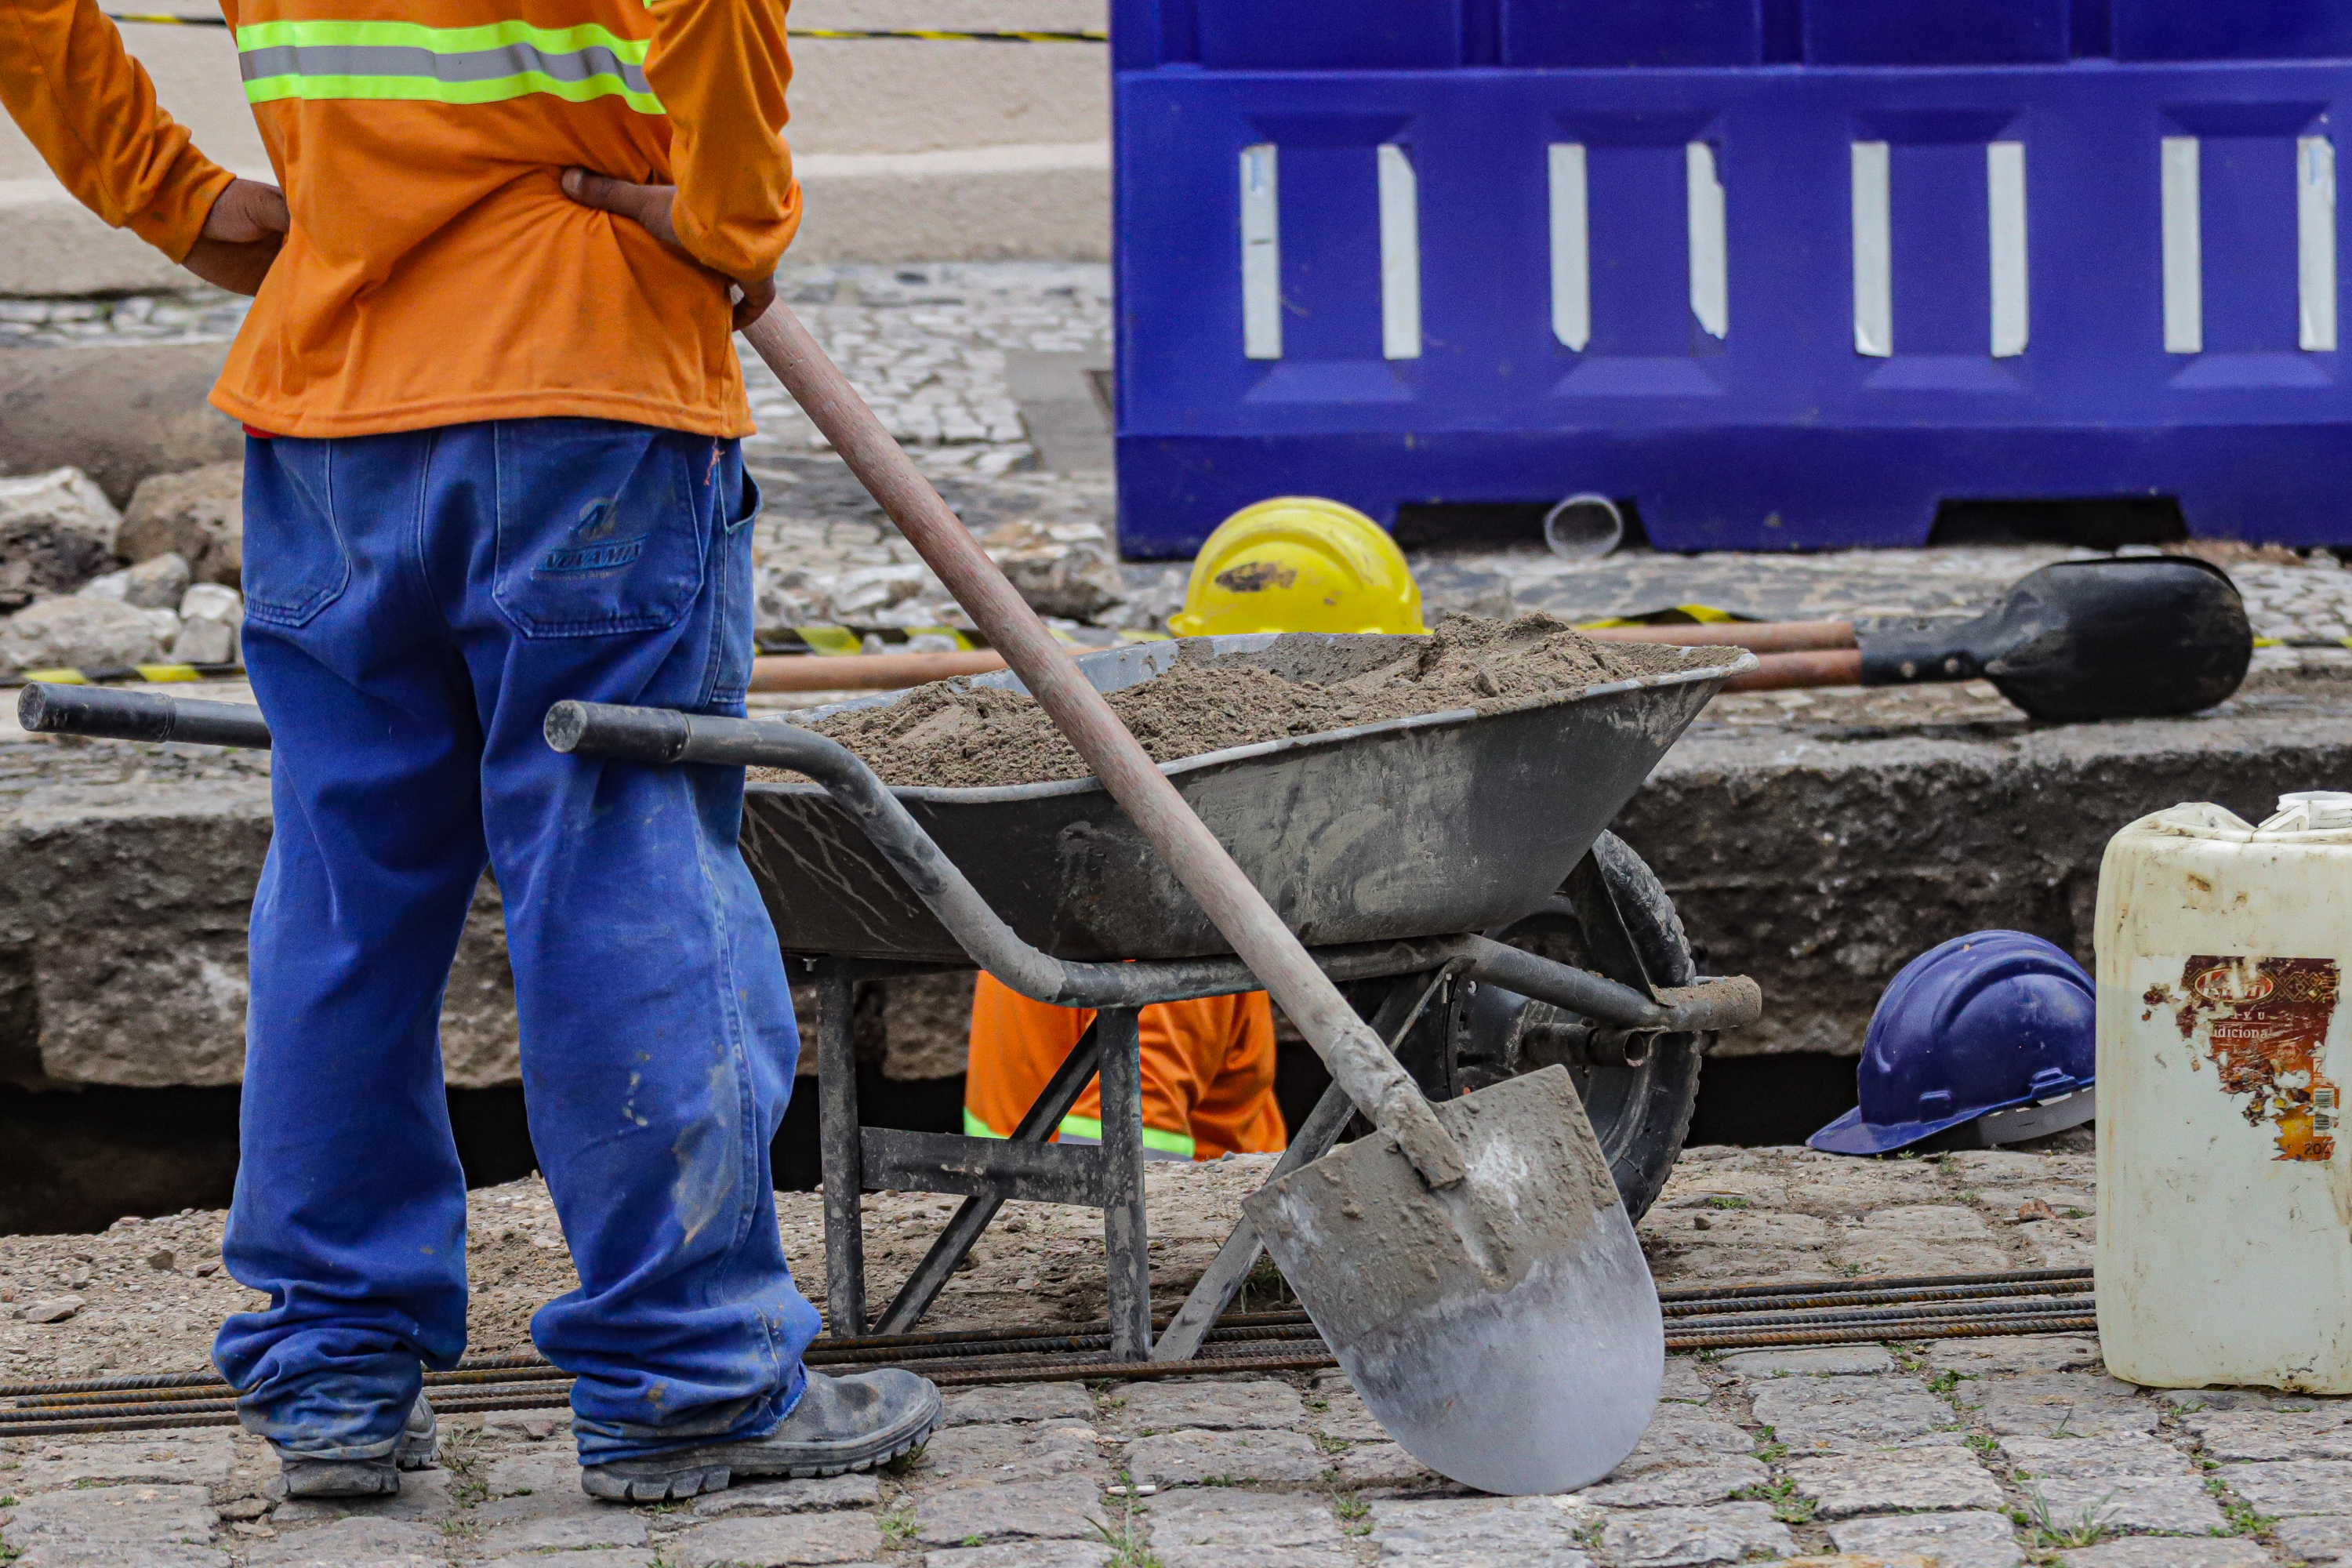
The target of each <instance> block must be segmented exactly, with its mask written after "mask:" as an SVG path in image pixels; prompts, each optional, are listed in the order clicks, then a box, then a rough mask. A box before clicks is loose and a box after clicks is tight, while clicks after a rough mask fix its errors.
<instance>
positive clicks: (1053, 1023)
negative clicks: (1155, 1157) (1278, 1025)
mask: <svg viewBox="0 0 2352 1568" xmlns="http://www.w3.org/2000/svg"><path fill="white" fill-rule="evenodd" d="M1094 1017H1095V1016H1094V1012H1093V1010H1092V1009H1091V1008H1086V1007H1055V1006H1051V1005H1047V1004H1045V1003H1044V1002H1033V1001H1031V1000H1030V999H1029V998H1028V997H1026V996H1024V995H1022V994H1020V993H1019V992H1017V991H1014V990H1013V989H1012V988H1011V987H1010V986H1008V985H1006V984H1003V982H1002V981H1000V980H998V979H997V978H996V977H995V976H994V975H992V974H989V973H984V972H983V973H982V974H981V976H980V978H979V980H978V982H977V983H976V984H975V985H974V987H973V990H972V997H971V1063H970V1065H969V1067H968V1068H967V1070H966V1073H965V1077H964V1095H963V1104H964V1131H967V1132H970V1133H974V1134H977V1135H979V1136H982V1137H987V1136H990V1135H993V1136H996V1137H1000V1138H1003V1137H1009V1136H1011V1135H1012V1132H1013V1129H1014V1128H1015V1127H1017V1126H1019V1125H1020V1123H1021V1118H1022V1117H1024V1115H1026V1114H1028V1110H1029V1107H1030V1106H1031V1105H1032V1104H1033V1103H1034V1102H1035V1100H1036V1099H1037V1096H1038V1095H1039V1094H1040V1093H1041V1092H1042V1091H1043V1090H1044V1089H1045V1082H1046V1080H1047V1079H1050V1078H1052V1077H1053V1076H1054V1070H1055V1068H1058V1067H1060V1066H1061V1065H1062V1061H1063V1058H1066V1057H1067V1056H1068V1055H1069V1054H1070V1051H1071V1048H1072V1047H1075V1046H1076V1044H1077V1043H1078V1037H1079V1036H1081V1035H1083V1034H1085V1033H1086V1032H1087V1025H1088V1024H1091V1023H1093V1022H1094ZM1136 1022H1137V1031H1136V1032H1137V1034H1138V1036H1139V1044H1140V1045H1141V1047H1142V1053H1143V1128H1144V1142H1145V1144H1146V1145H1147V1146H1148V1147H1150V1148H1153V1149H1157V1150H1159V1151H1160V1152H1162V1153H1164V1154H1189V1155H1191V1156H1192V1158H1193V1159H1196V1160H1214V1159H1216V1158H1218V1157H1219V1156H1220V1155H1223V1154H1227V1153H1240V1154H1270V1153H1276V1152H1279V1151H1281V1150H1282V1149H1284V1148H1286V1146H1287V1145H1288V1142H1289V1140H1288V1135H1287V1134H1286V1131H1284V1128H1283V1124H1282V1107H1281V1106H1280V1105H1278V1104H1276V1102H1275V1098H1274V1065H1275V1053H1274V1008H1273V1005H1271V1004H1270V1003H1268V1002H1267V1000H1266V996H1265V992H1263V991H1248V992H1244V993H1242V994H1239V995H1236V996H1204V997H1202V998H1201V999H1200V1000H1199V1001H1196V1002H1162V1003H1159V1004H1157V1005H1153V1006H1150V1007H1146V1008H1144V1009H1143V1012H1142V1016H1140V1017H1139V1018H1138V1019H1137V1021H1136ZM1062 1128H1063V1131H1066V1132H1070V1133H1073V1134H1082V1135H1085V1136H1088V1137H1097V1138H1098V1137H1100V1136H1101V1131H1102V1086H1101V1085H1100V1084H1099V1083H1094V1084H1089V1085H1088V1086H1087V1089H1086V1092H1085V1093H1084V1094H1082V1095H1080V1096H1079V1097H1078V1101H1077V1103H1076V1105H1074V1106H1072V1107H1071V1108H1070V1114H1069V1116H1067V1117H1066V1118H1065V1119H1064V1120H1063V1122H1062Z"/></svg>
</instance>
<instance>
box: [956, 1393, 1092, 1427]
mask: <svg viewBox="0 0 2352 1568" xmlns="http://www.w3.org/2000/svg"><path fill="white" fill-rule="evenodd" d="M942 1403H943V1404H944V1405H945V1406H946V1415H945V1416H944V1418H943V1419H942V1422H941V1425H943V1426H1012V1425H1016V1424H1019V1423H1024V1422H1034V1421H1075V1422H1076V1423H1077V1424H1078V1425H1079V1426H1093V1425H1094V1419H1095V1396H1094V1395H1093V1394H1089V1393H1087V1386H1086V1384H1082V1383H1013V1384H1005V1385H1004V1386H1003V1387H1002V1388H955V1389H950V1390H948V1391H947V1394H946V1397H945V1398H944V1399H943V1401H942Z"/></svg>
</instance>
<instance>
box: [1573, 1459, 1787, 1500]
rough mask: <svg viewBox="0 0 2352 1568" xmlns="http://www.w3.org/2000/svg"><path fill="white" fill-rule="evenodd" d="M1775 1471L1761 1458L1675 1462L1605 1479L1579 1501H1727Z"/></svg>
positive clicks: (1581, 1492) (1587, 1491) (1755, 1485)
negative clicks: (1698, 1462)
mask: <svg viewBox="0 0 2352 1568" xmlns="http://www.w3.org/2000/svg"><path fill="white" fill-rule="evenodd" d="M1770 1479H1772V1472H1771V1471H1770V1470H1769V1469H1768V1468H1765V1465H1764V1463H1763V1461H1762V1460H1760V1459H1751V1458H1728V1459H1717V1460H1715V1461H1713V1462H1711V1463H1708V1464H1701V1465H1671V1466H1665V1467H1662V1468H1658V1469H1654V1470H1651V1471H1649V1472H1647V1473H1646V1474H1643V1475H1639V1476H1634V1477H1633V1478H1631V1479H1626V1480H1622V1481H1615V1480H1611V1481H1602V1482H1601V1483H1599V1484H1598V1485H1595V1486H1590V1487H1586V1488H1585V1489H1583V1490H1582V1491H1580V1492H1578V1493H1576V1494H1575V1495H1576V1498H1577V1500H1578V1501H1580V1502H1589V1503H1591V1504H1594V1505H1595V1506H1597V1507H1601V1508H1686V1507H1695V1506H1696V1505H1698V1504H1700V1503H1709V1502H1723V1501H1726V1500H1728V1499H1730V1498H1732V1497H1734V1496H1736V1495H1737V1494H1738V1493H1740V1492H1742V1491H1745V1490H1746V1489H1748V1488H1749V1487H1760V1486H1763V1485H1764V1484H1765V1483H1767V1482H1768V1481H1769V1480H1770Z"/></svg>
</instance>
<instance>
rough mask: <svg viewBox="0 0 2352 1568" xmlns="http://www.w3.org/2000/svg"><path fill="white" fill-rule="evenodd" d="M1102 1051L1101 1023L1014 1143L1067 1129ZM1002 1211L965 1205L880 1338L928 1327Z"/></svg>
mask: <svg viewBox="0 0 2352 1568" xmlns="http://www.w3.org/2000/svg"><path fill="white" fill-rule="evenodd" d="M1101 1049H1102V1029H1101V1026H1100V1024H1099V1022H1097V1023H1095V1024H1089V1025H1087V1032H1086V1033H1085V1034H1084V1035H1081V1036H1080V1037H1078V1043H1077V1044H1076V1045H1075V1046H1073V1047H1070V1054H1069V1055H1068V1056H1066V1057H1065V1058H1062V1065H1061V1066H1060V1067H1058V1068H1055V1069H1054V1076H1053V1077H1052V1078H1051V1079H1048V1080H1046V1084H1045V1089H1044V1091H1043V1092H1042V1093H1040V1094H1039V1095H1038V1096H1037V1102H1036V1103H1035V1104H1034V1105H1032V1106H1031V1107H1030V1108H1029V1112H1028V1114H1027V1115H1025V1116H1024V1117H1022V1119H1021V1125H1020V1126H1018V1127H1016V1128H1014V1129H1013V1138H1012V1142H1015V1143H1042V1142H1045V1140H1046V1139H1048V1138H1050V1137H1052V1136H1053V1135H1054V1131H1055V1128H1058V1127H1059V1126H1061V1124H1062V1118H1063V1117H1065V1116H1067V1115H1068V1114H1069V1113H1070V1107H1072V1106H1073V1105H1076V1103H1077V1102H1078V1096H1079V1095H1080V1094H1082V1093H1084V1092H1085V1091H1086V1087H1087V1082H1088V1081H1089V1080H1090V1079H1093V1077H1094V1076H1095V1069H1096V1066H1097V1060H1096V1058H1097V1055H1098V1054H1099V1053H1100V1051H1101ZM1003 1206H1004V1200H1003V1198H1000V1197H973V1198H966V1199H964V1201H963V1203H962V1204H961V1205H960V1206H959V1207H958V1208H957V1209H956V1212H955V1217H954V1218H953V1219H950V1220H949V1221H948V1224H947V1228H946V1229H944V1230H942V1231H940V1235H939V1239H938V1240H936V1241H934V1242H932V1243H931V1248H930V1250H929V1252H927V1253H925V1254H924V1255H923V1260H922V1262H920V1263H919V1264H917V1265H916V1266H915V1271H914V1272H913V1273H912V1274H909V1275H908V1276H907V1283H906V1284H905V1285H903V1286H901V1287H899V1289H898V1297H897V1298H896V1299H895V1300H892V1301H891V1303H890V1308H889V1310H887V1311H886V1312H884V1313H883V1314H882V1319H881V1321H879V1322H877V1323H876V1324H875V1325H874V1331H875V1332H876V1333H877V1334H910V1333H912V1332H914V1331H915V1325H916V1324H917V1323H919V1322H921V1321H923V1314H924V1313H925V1312H928V1311H929V1310H931V1303H932V1302H933V1301H935V1300H938V1299H939V1294H940V1291H941V1290H942V1289H946V1287H947V1282H948V1280H949V1279H950V1278H951V1277H952V1276H953V1275H954V1274H955V1271H956V1265H958V1264H959V1263H961V1262H962V1261H963V1259H964V1255H965V1254H966V1253H968V1252H970V1251H971V1249H972V1245H973V1244H974V1243H975V1242H977V1241H979V1240H980V1237H981V1233H982V1231H984V1230H986V1229H987V1228H988V1226H989V1222H990V1221H992V1220H993V1219H994V1218H995V1217H996V1211H997V1210H999V1209H1001V1208H1003Z"/></svg>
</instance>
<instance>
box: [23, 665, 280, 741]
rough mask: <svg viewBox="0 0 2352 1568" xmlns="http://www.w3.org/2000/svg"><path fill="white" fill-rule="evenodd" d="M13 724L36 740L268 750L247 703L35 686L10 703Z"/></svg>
mask: <svg viewBox="0 0 2352 1568" xmlns="http://www.w3.org/2000/svg"><path fill="white" fill-rule="evenodd" d="M16 721H17V722H18V723H20V724H22V725H24V726H25V729H26V731H27V732H28V733H31V734H36V735H91V736H99V737H102V738H104V739H107V740H113V741H149V742H156V741H179V742H185V743H186V744H189V745H202V746H244V747H247V748H249V749H252V750H255V751H263V752H266V751H268V749H269V725H268V722H267V721H265V720H264V719H263V718H262V717H261V710H260V709H258V708H256V707H255V706H253V705H252V704H251V703H249V702H199V701H191V700H187V699H185V698H174V697H159V696H157V695H155V694H154V693H152V692H148V691H131V690H125V689H121V688H120V687H112V686H59V685H56V684H53V683H51V682H49V681H45V680H37V681H34V682H33V683H32V684H31V685H29V686H27V687H26V688H25V689H24V692H23V693H22V694H21V695H20V696H18V697H17V699H16Z"/></svg>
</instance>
